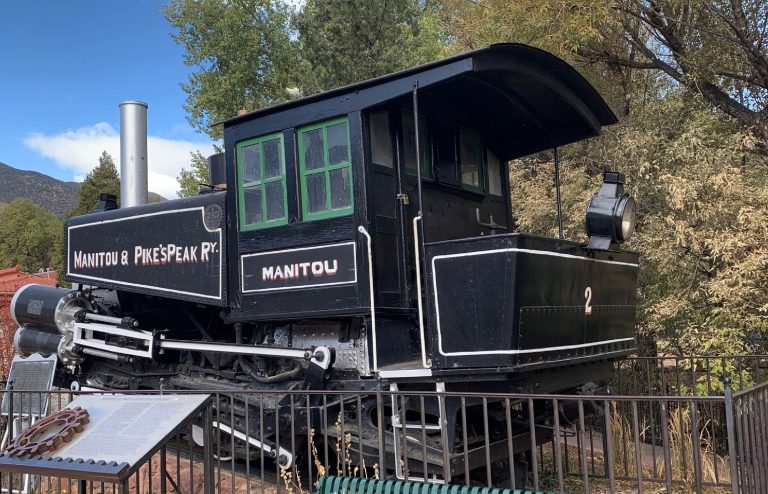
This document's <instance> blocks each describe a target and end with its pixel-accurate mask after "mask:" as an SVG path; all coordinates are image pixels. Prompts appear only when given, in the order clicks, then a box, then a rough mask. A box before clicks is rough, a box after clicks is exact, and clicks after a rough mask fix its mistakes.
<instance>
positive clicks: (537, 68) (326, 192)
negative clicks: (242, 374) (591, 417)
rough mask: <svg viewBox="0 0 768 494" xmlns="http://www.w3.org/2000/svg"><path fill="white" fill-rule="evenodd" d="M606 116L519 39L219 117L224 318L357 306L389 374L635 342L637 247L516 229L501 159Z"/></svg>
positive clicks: (369, 369) (547, 145) (609, 118)
mask: <svg viewBox="0 0 768 494" xmlns="http://www.w3.org/2000/svg"><path fill="white" fill-rule="evenodd" d="M615 121H616V120H615V117H614V115H613V114H612V113H611V111H610V109H609V108H608V107H607V105H606V104H605V102H604V101H603V100H602V99H601V98H600V96H599V95H598V94H597V93H596V92H595V91H594V89H593V88H592V87H591V86H590V85H589V84H588V83H587V82H586V81H585V80H584V79H583V78H582V77H581V76H580V75H579V74H578V73H577V72H576V71H574V70H573V69H572V68H571V67H570V66H568V65H567V64H565V63H563V62H562V61H560V60H558V59H556V58H554V57H552V56H551V55H549V54H546V53H544V52H542V51H540V50H536V49H533V48H530V47H526V46H521V45H496V46H493V47H490V48H488V49H485V50H480V51H478V52H473V53H472V54H467V55H461V56H458V57H455V58H453V59H448V60H443V61H440V62H436V63H433V64H428V65H425V66H421V67H417V68H415V69H410V70H406V71H403V72H400V73H396V74H391V75H387V76H384V77H382V78H379V79H375V80H372V81H367V82H364V83H360V84H356V85H353V86H350V87H347V88H341V89H337V90H334V91H331V92H328V93H322V94H320V95H316V96H311V97H308V98H303V99H301V100H297V101H291V102H288V103H285V104H282V105H278V106H276V107H272V108H268V109H265V110H260V111H257V112H254V113H250V114H246V115H244V116H238V117H236V118H233V119H231V120H228V121H225V122H224V135H225V142H226V155H227V164H228V172H229V176H228V181H229V183H230V184H233V185H234V187H231V188H233V189H235V190H234V192H235V193H234V194H230V195H229V196H228V199H227V200H228V211H230V213H232V212H234V215H235V216H236V218H237V219H236V220H235V221H231V222H230V224H231V225H233V226H236V228H232V229H231V230H230V234H229V235H230V236H229V243H230V245H233V246H237V256H236V257H235V256H232V257H231V258H230V266H229V271H230V273H232V274H234V273H237V275H236V276H237V280H238V282H237V283H233V284H232V285H231V291H230V298H231V301H232V303H231V304H230V309H229V312H228V316H227V317H228V319H229V320H231V321H250V320H253V319H274V320H287V319H294V318H328V317H349V316H351V317H360V318H363V319H361V320H363V321H364V323H363V325H362V326H363V329H364V330H367V335H366V338H365V341H366V342H367V348H366V349H365V351H366V352H367V353H368V359H367V362H366V373H376V371H378V370H379V368H380V367H381V368H382V373H381V376H382V377H385V378H386V377H404V376H411V377H415V376H425V375H432V373H433V371H438V370H439V369H444V370H446V371H448V370H451V369H454V370H455V369H465V370H466V369H469V368H493V367H503V368H508V369H512V368H517V367H519V366H531V365H535V366H541V365H542V364H543V365H557V363H559V362H562V361H574V362H575V361H577V360H579V359H585V360H590V359H604V358H606V356H608V355H619V354H626V353H628V352H629V351H631V350H632V349H633V348H634V340H633V331H634V311H635V287H636V283H637V256H636V255H635V254H632V253H627V252H619V251H613V252H609V250H595V249H585V248H584V246H582V245H579V244H577V243H574V242H568V241H563V240H555V239H545V238H537V237H532V236H526V235H522V234H517V233H511V232H513V231H514V228H513V224H514V219H513V215H512V211H511V209H510V199H509V183H508V168H507V163H508V161H509V160H511V159H514V158H517V157H521V156H524V155H527V154H530V153H533V152H537V151H541V150H545V149H551V148H554V147H557V146H560V145H564V144H567V143H570V142H574V141H578V140H581V139H584V138H587V137H590V136H594V135H597V134H599V132H600V128H601V127H602V126H603V125H608V124H611V123H614V122H615ZM417 127H418V132H417V131H416V128H417ZM553 207H554V205H553ZM369 242H370V243H369ZM369 249H370V251H369ZM369 262H370V263H371V264H370V265H369ZM417 275H418V276H417ZM419 278H420V279H419ZM587 289H589V291H590V293H592V294H594V295H593V296H594V297H595V304H594V305H593V306H589V309H590V310H589V311H588V310H587V309H586V307H587V306H588V303H587V302H588V301H587V300H585V295H584V293H585V291H587ZM420 295H421V296H420ZM587 312H589V313H587ZM374 333H375V334H374ZM375 340H383V341H386V342H387V343H386V345H382V344H380V343H379V342H378V341H375ZM552 341H555V342H556V344H550V343H549V342H552ZM374 354H375V355H374ZM404 356H405V357H404Z"/></svg>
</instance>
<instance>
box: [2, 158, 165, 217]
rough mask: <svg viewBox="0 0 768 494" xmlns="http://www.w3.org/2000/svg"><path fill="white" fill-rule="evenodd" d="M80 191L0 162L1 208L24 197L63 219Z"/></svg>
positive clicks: (74, 184) (156, 198) (154, 198)
mask: <svg viewBox="0 0 768 494" xmlns="http://www.w3.org/2000/svg"><path fill="white" fill-rule="evenodd" d="M79 190H80V184H79V183H77V182H62V181H61V180H57V179H55V178H53V177H49V176H48V175H44V174H42V173H39V172H33V171H28V170H18V169H16V168H13V167H12V166H8V165H6V164H5V163H2V162H0V211H2V209H3V208H4V207H5V206H7V203H9V202H11V201H12V200H14V199H16V198H18V197H23V198H25V199H29V200H30V201H32V202H34V203H35V204H37V205H39V206H42V207H43V209H45V210H46V211H50V212H52V213H54V214H55V215H56V216H58V217H59V218H63V217H64V214H65V213H66V212H67V211H69V210H70V209H72V208H74V207H75V206H76V205H77V192H78V191H79ZM165 200H166V199H165V198H164V197H163V196H161V195H159V194H155V193H154V192H150V193H149V202H160V201H165Z"/></svg>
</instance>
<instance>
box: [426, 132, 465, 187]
mask: <svg viewBox="0 0 768 494" xmlns="http://www.w3.org/2000/svg"><path fill="white" fill-rule="evenodd" d="M432 131H433V136H434V149H435V154H436V156H435V161H436V162H437V170H438V179H439V180H440V181H441V182H446V183H449V184H456V185H458V182H459V175H458V169H459V167H458V163H457V162H456V137H455V134H454V131H453V128H452V127H448V126H446V125H434V126H432Z"/></svg>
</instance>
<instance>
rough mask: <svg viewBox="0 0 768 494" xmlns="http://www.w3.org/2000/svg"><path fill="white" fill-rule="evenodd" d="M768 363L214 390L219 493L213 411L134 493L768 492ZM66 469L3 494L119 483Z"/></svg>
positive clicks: (634, 363)
mask: <svg viewBox="0 0 768 494" xmlns="http://www.w3.org/2000/svg"><path fill="white" fill-rule="evenodd" d="M767 361H768V360H767V359H766V357H764V356H746V357H737V358H733V357H729V358H727V359H725V360H724V359H722V358H696V359H666V358H665V359H632V360H628V361H624V362H621V363H620V364H618V365H617V369H616V370H617V373H616V378H615V382H614V389H615V390H617V391H618V392H620V393H621V392H623V393H627V394H612V395H595V396H588V395H580V396H571V395H516V394H515V395H512V394H487V393H486V394H479V393H478V394H473V393H463V394H458V393H451V392H440V391H433V392H416V391H399V390H397V388H396V387H393V388H391V389H387V390H381V391H370V392H362V391H358V392H353V391H290V390H280V391H277V390H275V391H269V392H264V391H260V392H246V391H240V390H238V391H226V392H224V391H210V392H207V393H209V394H211V396H212V413H211V414H210V417H209V419H208V420H209V424H208V425H210V426H212V428H213V446H214V448H213V451H214V453H215V456H213V460H212V461H213V467H214V469H213V479H212V481H209V484H210V483H211V482H212V483H213V485H206V483H205V481H204V470H205V469H204V468H203V467H204V464H205V462H204V461H203V460H204V457H203V443H204V434H202V431H203V426H204V425H205V423H204V421H205V420H204V418H203V417H201V418H200V419H199V420H197V421H196V422H194V423H192V424H190V425H189V427H186V428H184V429H183V430H182V431H180V432H179V433H178V434H177V435H176V436H175V437H174V438H173V439H172V440H171V441H170V442H169V443H168V444H167V446H166V447H164V448H162V449H161V451H159V452H158V454H156V455H154V456H153V457H152V458H151V459H150V460H149V461H147V463H146V465H144V466H143V467H142V468H141V469H140V470H139V471H138V472H137V473H136V474H135V475H134V476H133V477H132V478H131V481H130V483H129V485H128V489H129V491H130V492H131V493H132V494H133V493H136V494H139V493H145V492H158V493H161V494H165V493H166V492H168V493H171V492H183V493H185V494H187V493H190V494H191V493H197V492H211V491H208V490H206V488H208V489H212V492H215V493H217V494H230V493H244V494H250V493H251V492H253V493H269V494H272V493H275V494H277V493H280V492H286V493H290V494H298V493H301V492H313V491H314V489H315V487H314V486H315V482H316V481H317V480H318V479H319V477H320V476H323V475H339V476H350V477H368V478H378V479H392V478H404V479H408V480H422V479H425V478H426V479H428V480H430V481H434V482H450V483H453V484H461V485H466V486H478V485H479V486H494V487H514V486H515V485H517V486H518V487H519V486H521V485H523V484H524V485H525V486H526V487H527V488H530V489H533V490H534V491H539V492H563V493H578V492H585V493H587V492H616V493H619V492H633V493H634V492H638V493H642V492H649V493H651V492H654V493H655V492H675V493H676V492H696V493H720V492H722V493H726V492H743V493H765V492H768V383H763V384H759V385H756V386H752V385H751V384H752V383H754V382H761V381H763V382H764V381H765V380H766V379H765V377H766V376H765V374H766V371H767V370H768V369H767V368H766V366H765V364H766V362H767ZM718 383H722V388H720V387H719V386H720V385H719V384H718ZM729 383H730V384H729ZM737 390H738V391H737ZM673 391H674V392H673ZM703 391H709V393H704V392H703ZM175 392H176V391H169V392H166V393H175ZM628 393H632V394H628ZM10 394H11V395H13V398H12V399H13V401H14V403H17V405H15V406H14V407H13V408H12V410H14V411H15V413H13V414H11V415H12V417H10V418H9V419H16V421H17V423H19V424H22V425H25V424H28V423H29V417H30V416H40V415H44V413H41V412H42V410H34V409H33V407H40V408H42V407H44V406H45V403H46V401H48V403H49V411H50V412H53V411H56V410H59V409H61V408H62V407H64V406H66V405H67V404H68V403H70V402H71V401H72V400H73V399H76V398H77V397H78V396H80V395H82V394H87V393H85V392H80V393H74V392H64V391H57V392H52V393H27V392H24V391H23V390H15V391H12V392H11V393H10ZM119 425H120V424H116V426H119ZM61 475H62V476H61V477H55V478H54V477H38V478H36V477H29V478H26V477H24V476H21V475H16V474H14V475H10V474H2V475H0V486H1V487H2V488H3V489H4V490H8V489H11V490H19V489H23V488H24V487H25V486H26V490H27V491H28V492H31V491H32V490H35V491H37V492H58V493H69V492H79V493H83V492H108V491H114V490H116V489H117V487H116V486H113V485H104V484H101V483H96V482H88V483H85V484H83V483H80V482H77V481H76V479H75V478H74V477H73V478H71V479H68V478H66V477H67V476H66V475H65V474H63V473H62V474H61ZM25 480H26V481H27V483H26V484H25ZM84 489H85V490H84Z"/></svg>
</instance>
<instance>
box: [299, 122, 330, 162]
mask: <svg viewBox="0 0 768 494" xmlns="http://www.w3.org/2000/svg"><path fill="white" fill-rule="evenodd" d="M302 139H303V141H304V167H305V168H306V169H307V170H314V169H316V168H322V167H323V166H324V165H325V163H324V161H323V129H315V130H310V131H309V132H304V133H303V134H302Z"/></svg>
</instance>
